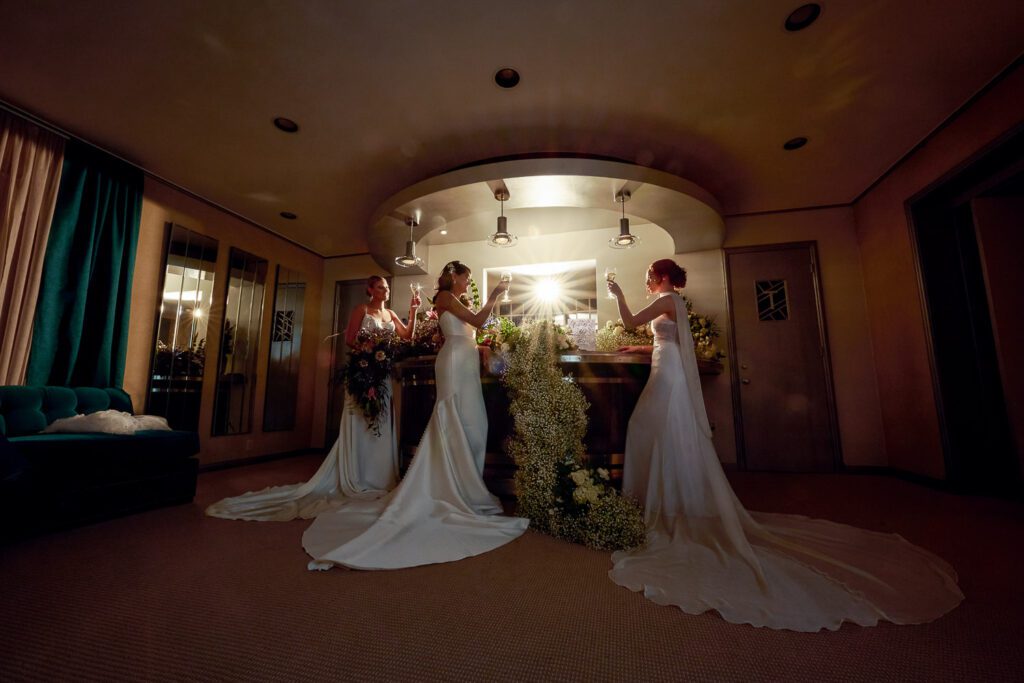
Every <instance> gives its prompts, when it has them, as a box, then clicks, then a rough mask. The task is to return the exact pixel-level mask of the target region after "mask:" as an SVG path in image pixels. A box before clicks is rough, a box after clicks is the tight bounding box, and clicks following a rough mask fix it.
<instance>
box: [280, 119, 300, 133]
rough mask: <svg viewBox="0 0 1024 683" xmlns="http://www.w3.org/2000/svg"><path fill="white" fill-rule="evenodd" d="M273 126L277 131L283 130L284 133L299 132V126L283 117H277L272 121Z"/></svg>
mask: <svg viewBox="0 0 1024 683" xmlns="http://www.w3.org/2000/svg"><path fill="white" fill-rule="evenodd" d="M274 126H275V127H276V128H277V129H278V130H283V131H284V132H285V133H297V132H299V124H297V123H295V122H294V121H292V120H291V119H286V118H285V117H283V116H278V117H277V118H276V119H274Z"/></svg>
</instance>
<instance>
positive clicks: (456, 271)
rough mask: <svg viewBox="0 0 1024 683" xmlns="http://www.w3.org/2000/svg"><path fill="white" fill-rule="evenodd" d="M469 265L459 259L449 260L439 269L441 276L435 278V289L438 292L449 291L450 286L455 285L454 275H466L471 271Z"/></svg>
mask: <svg viewBox="0 0 1024 683" xmlns="http://www.w3.org/2000/svg"><path fill="white" fill-rule="evenodd" d="M471 272H473V271H471V270H470V269H469V266H467V265H466V264H465V263H461V262H459V261H449V262H448V264H447V265H446V266H445V267H444V270H442V271H441V277H439V278H437V291H439V292H450V291H452V287H454V286H455V276H456V275H466V274H467V273H471Z"/></svg>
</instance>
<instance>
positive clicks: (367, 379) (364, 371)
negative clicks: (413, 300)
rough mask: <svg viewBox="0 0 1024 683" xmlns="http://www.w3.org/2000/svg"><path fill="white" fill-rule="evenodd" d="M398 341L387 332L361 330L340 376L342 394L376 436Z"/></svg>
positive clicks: (392, 334) (383, 409)
mask: <svg viewBox="0 0 1024 683" xmlns="http://www.w3.org/2000/svg"><path fill="white" fill-rule="evenodd" d="M401 346H402V345H401V340H400V339H399V338H398V337H397V336H395V334H394V333H393V332H390V331H387V330H361V331H360V332H359V334H358V335H357V336H356V343H355V346H354V347H353V348H352V350H351V351H350V352H349V357H348V363H346V364H345V366H344V367H342V368H341V370H340V372H341V374H342V377H343V378H344V381H345V390H346V391H347V392H348V395H349V400H351V401H352V402H353V403H354V404H355V405H356V406H358V408H359V410H360V411H361V412H362V413H363V417H364V418H366V425H367V427H369V428H370V429H372V430H373V433H374V434H375V435H377V436H380V426H381V416H382V415H385V414H386V412H387V409H388V401H389V400H390V398H391V366H392V365H393V364H394V362H395V360H396V356H397V355H399V353H400V351H401Z"/></svg>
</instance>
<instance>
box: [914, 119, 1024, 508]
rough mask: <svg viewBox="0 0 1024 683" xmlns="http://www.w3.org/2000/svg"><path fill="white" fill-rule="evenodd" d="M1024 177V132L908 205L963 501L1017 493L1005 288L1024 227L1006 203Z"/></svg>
mask: <svg viewBox="0 0 1024 683" xmlns="http://www.w3.org/2000/svg"><path fill="white" fill-rule="evenodd" d="M1022 177H1024V133H1022V132H1018V133H1017V134H1015V135H1013V136H1012V137H1010V138H1009V139H1008V140H1007V141H1005V142H1003V143H1002V144H1000V145H998V146H997V147H995V149H993V150H991V151H988V152H987V153H985V154H983V155H981V156H980V157H979V158H978V159H976V160H974V161H973V162H971V163H970V164H968V165H967V166H966V168H964V169H962V170H960V171H958V172H956V173H955V174H954V175H952V177H950V178H948V179H946V180H944V181H943V182H941V183H940V184H939V185H937V186H936V187H933V188H931V189H930V190H928V191H926V192H925V193H924V194H923V195H921V196H919V197H917V198H915V199H913V200H911V202H910V205H909V206H910V214H911V219H912V220H911V224H912V226H913V233H914V239H915V243H916V247H917V257H918V265H919V269H920V273H921V286H922V289H923V293H924V300H925V306H926V316H927V323H928V326H929V332H930V336H931V347H932V366H933V373H934V379H935V384H936V387H937V397H936V399H937V402H938V408H939V419H940V426H941V430H942V440H943V447H944V449H945V462H946V472H947V478H948V480H949V481H950V483H951V484H952V485H953V487H954V488H955V489H957V490H959V491H962V492H965V493H978V494H989V495H1014V494H1017V493H1019V491H1020V481H1021V477H1020V461H1019V458H1018V444H1017V443H1016V441H1017V436H1016V435H1015V431H1016V430H1015V425H1017V426H1019V422H1020V418H1021V417H1022V416H1020V415H1017V416H1016V419H1014V418H1013V417H1012V416H1011V413H1012V411H1011V408H1013V410H1014V411H1019V410H1020V406H1014V407H1011V406H1008V403H1007V391H1006V389H1007V388H1008V385H1007V381H1008V380H1009V379H1010V376H1009V375H1008V374H1007V372H1010V373H1013V372H1014V369H1015V368H1018V367H1019V366H1020V351H1019V350H1017V349H1018V348H1019V347H1018V346H1016V345H1015V344H1013V343H1012V340H1013V339H1014V338H1015V335H1016V332H1015V330H1017V331H1019V329H1020V328H1019V323H1018V322H1016V318H1017V317H1018V315H1019V314H1018V313H1017V311H1019V303H1020V300H1021V296H1020V294H1017V293H1016V292H1008V291H1007V287H1008V286H1010V285H1009V284H1008V283H1010V282H1012V281H1013V279H1014V278H1015V277H1016V278H1018V279H1019V277H1020V276H1019V274H1018V273H1019V271H1020V268H1019V266H1017V267H1013V266H1009V262H1010V261H1014V262H1017V261H1019V260H1020V258H1021V256H1024V254H1021V253H1020V251H1019V249H1020V246H1021V239H1020V234H1021V230H1022V229H1024V221H1021V218H1022V216H1021V215H1020V213H1019V209H1017V211H1018V213H1017V214H1016V220H1017V221H1018V222H1017V223H1016V225H1011V226H1007V222H1008V221H1009V222H1010V223H1013V222H1014V220H1015V219H1014V218H1013V213H1012V211H1013V210H1014V209H1013V208H1012V207H1013V206H1016V207H1019V206H1020V204H1019V203H1016V204H1013V203H1010V204H1003V203H1002V202H1001V201H1000V200H1003V199H1007V200H1008V199H1012V198H1013V197H1014V193H1018V194H1017V195H1016V196H1017V197H1019V196H1020V195H1019V192H1020V190H1021V188H1022V186H1024V184H1022V180H1021V178H1022ZM996 198H999V199H996ZM1008 207H1009V208H1008ZM979 221H981V222H980V223H979ZM1015 252H1016V253H1015ZM1017 291H1018V292H1019V291H1020V290H1019V289H1018V290H1017ZM993 305H995V308H993ZM1011 309H1016V310H1014V311H1013V314H1010V313H1009V312H1008V311H1009V310H1011ZM994 314H995V315H996V316H998V317H999V320H1000V321H1001V322H1002V323H1003V324H1002V326H999V325H997V324H996V323H997V320H996V319H995V318H994ZM1017 336H1019V335H1017ZM1010 388H1011V390H1012V387H1010ZM1011 393H1012V392H1011Z"/></svg>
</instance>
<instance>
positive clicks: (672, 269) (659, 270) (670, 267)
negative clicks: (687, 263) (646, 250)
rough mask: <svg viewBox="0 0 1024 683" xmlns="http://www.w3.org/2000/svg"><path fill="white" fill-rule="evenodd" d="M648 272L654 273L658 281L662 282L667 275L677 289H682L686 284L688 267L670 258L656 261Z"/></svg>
mask: <svg viewBox="0 0 1024 683" xmlns="http://www.w3.org/2000/svg"><path fill="white" fill-rule="evenodd" d="M647 273H648V274H649V275H653V276H654V277H655V278H656V279H657V281H658V282H661V280H662V278H666V277H667V278H668V281H669V282H671V283H672V286H673V287H675V288H676V289H682V288H683V287H685V286H686V269H685V268H683V267H682V266H680V265H679V264H678V263H676V262H675V261H673V260H672V259H670V258H663V259H659V260H657V261H655V262H654V263H652V264H651V265H650V267H649V268H648V269H647Z"/></svg>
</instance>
